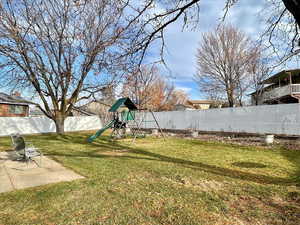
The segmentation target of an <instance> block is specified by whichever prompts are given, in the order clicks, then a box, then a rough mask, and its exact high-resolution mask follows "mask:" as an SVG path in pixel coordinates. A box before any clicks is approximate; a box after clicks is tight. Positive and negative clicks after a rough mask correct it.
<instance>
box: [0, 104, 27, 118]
mask: <svg viewBox="0 0 300 225" xmlns="http://www.w3.org/2000/svg"><path fill="white" fill-rule="evenodd" d="M15 105H17V106H23V107H26V109H25V112H24V113H20V114H19V113H18V114H15V113H10V112H9V107H10V106H11V105H10V104H3V103H0V117H27V116H28V114H29V106H28V105H18V104H15Z"/></svg>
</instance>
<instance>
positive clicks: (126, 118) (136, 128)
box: [88, 98, 164, 143]
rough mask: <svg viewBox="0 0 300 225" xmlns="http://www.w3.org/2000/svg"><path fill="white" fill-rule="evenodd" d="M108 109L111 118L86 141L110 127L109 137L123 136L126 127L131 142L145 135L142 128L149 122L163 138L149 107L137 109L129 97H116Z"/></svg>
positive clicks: (93, 138)
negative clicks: (128, 130)
mask: <svg viewBox="0 0 300 225" xmlns="http://www.w3.org/2000/svg"><path fill="white" fill-rule="evenodd" d="M108 111H109V112H110V113H112V119H111V120H110V121H109V122H108V123H106V124H105V125H104V126H103V127H102V128H101V129H99V130H98V131H97V132H96V133H95V134H94V135H92V136H90V137H89V138H88V142H90V143H91V142H93V141H94V140H95V139H96V138H98V137H99V136H101V135H102V134H103V133H104V131H106V130H108V129H112V132H111V135H110V137H111V138H122V137H125V136H127V135H128V134H127V133H126V129H128V128H129V129H130V132H131V134H130V136H131V137H132V138H133V140H132V142H134V141H135V139H136V138H137V137H144V136H145V134H144V132H143V128H147V124H149V123H154V124H155V128H156V129H158V131H159V132H160V133H161V135H162V137H163V138H164V134H163V132H162V129H161V128H160V126H159V123H158V121H157V119H156V117H155V115H154V113H153V112H152V111H151V110H149V109H139V108H138V107H137V106H136V105H135V104H134V103H133V102H132V101H131V99H130V98H120V99H118V100H117V101H116V102H115V103H114V104H113V105H112V106H111V108H110V109H109V110H108ZM152 128H153V127H152Z"/></svg>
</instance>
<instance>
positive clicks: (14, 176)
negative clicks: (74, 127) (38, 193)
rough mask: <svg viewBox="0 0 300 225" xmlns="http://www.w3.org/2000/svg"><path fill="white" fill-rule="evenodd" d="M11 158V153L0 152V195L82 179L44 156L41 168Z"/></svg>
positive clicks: (32, 163) (31, 163)
mask: <svg viewBox="0 0 300 225" xmlns="http://www.w3.org/2000/svg"><path fill="white" fill-rule="evenodd" d="M13 158H14V157H13V152H0V193H1V192H7V191H12V190H16V189H23V188H28V187H35V186H40V185H44V184H50V183H56V182H61V181H71V180H75V179H80V178H84V177H83V176H80V175H78V174H77V173H75V172H73V171H72V170H69V169H66V168H65V167H63V166H62V165H60V164H59V163H57V162H55V161H54V160H51V159H49V158H47V157H45V156H43V157H42V160H41V167H38V166H37V165H36V164H35V163H34V162H30V163H29V164H28V165H27V164H26V163H25V162H20V161H14V160H13ZM37 162H39V157H37Z"/></svg>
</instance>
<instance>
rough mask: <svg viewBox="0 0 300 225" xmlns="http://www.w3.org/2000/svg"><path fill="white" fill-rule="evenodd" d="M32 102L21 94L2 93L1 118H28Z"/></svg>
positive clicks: (0, 94) (0, 100) (0, 96)
mask: <svg viewBox="0 0 300 225" xmlns="http://www.w3.org/2000/svg"><path fill="white" fill-rule="evenodd" d="M29 105H30V102H28V101H26V100H25V99H23V98H22V97H21V96H20V93H15V94H13V95H7V94H5V93H1V92H0V117H26V116H28V115H29Z"/></svg>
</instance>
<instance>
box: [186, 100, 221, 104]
mask: <svg viewBox="0 0 300 225" xmlns="http://www.w3.org/2000/svg"><path fill="white" fill-rule="evenodd" d="M188 102H189V103H191V104H212V103H215V102H216V101H214V100H188Z"/></svg>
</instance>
